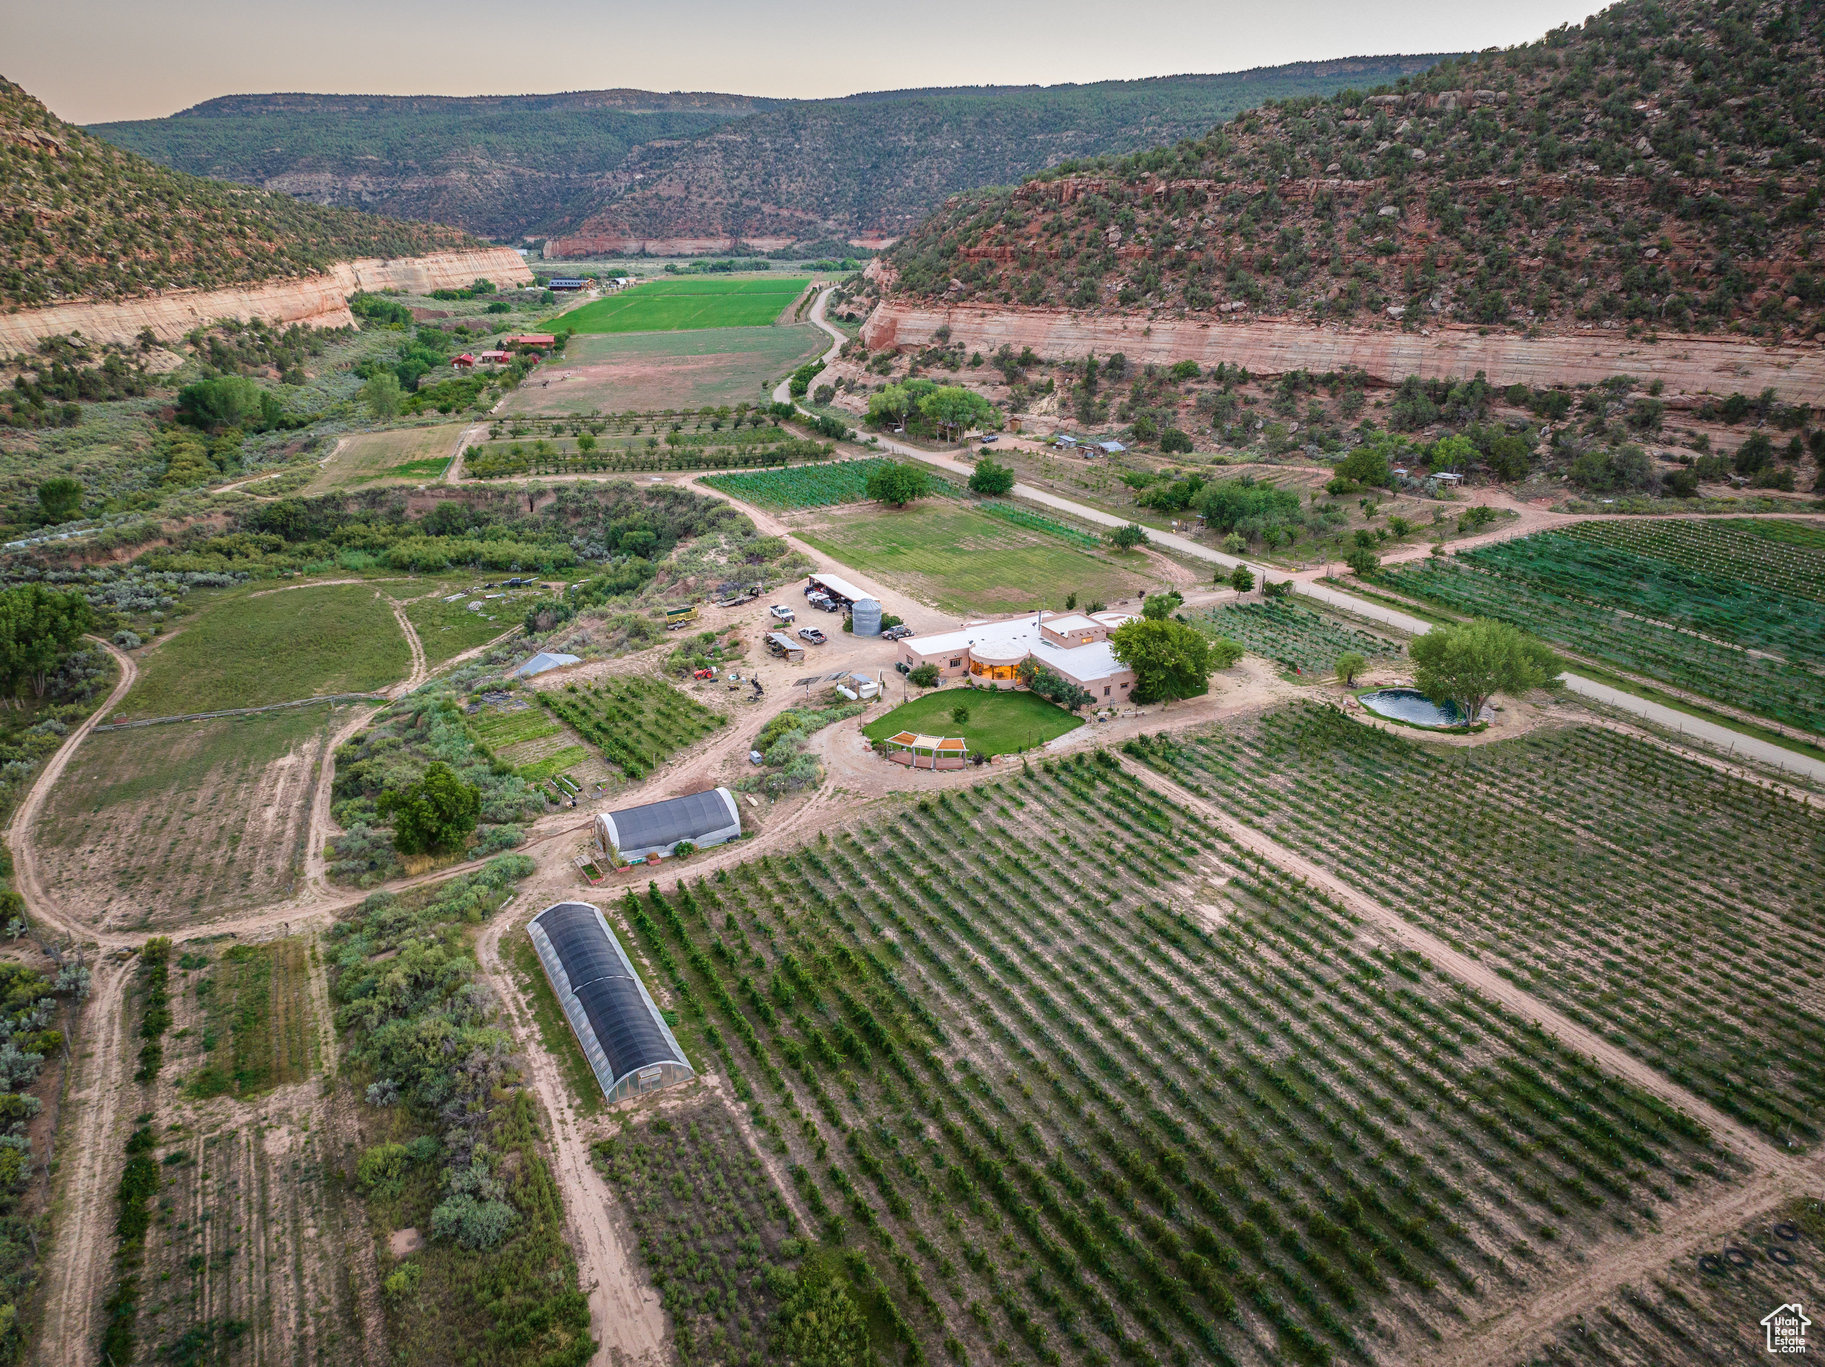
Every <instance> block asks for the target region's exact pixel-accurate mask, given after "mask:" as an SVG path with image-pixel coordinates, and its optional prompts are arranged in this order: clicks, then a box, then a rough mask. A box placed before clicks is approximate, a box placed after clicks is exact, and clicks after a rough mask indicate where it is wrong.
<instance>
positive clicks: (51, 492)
mask: <svg viewBox="0 0 1825 1367" xmlns="http://www.w3.org/2000/svg"><path fill="white" fill-rule="evenodd" d="M38 511H39V512H41V513H43V514H44V520H45V521H46V522H49V523H52V524H53V525H54V524H56V523H59V522H68V521H70V520H71V519H72V518H74V517H77V516H79V515H80V514H81V512H82V481H81V480H79V479H73V478H71V477H70V476H69V475H53V476H51V478H49V479H47V480H46V481H45V482H44V483H43V484H40V485H39V486H38Z"/></svg>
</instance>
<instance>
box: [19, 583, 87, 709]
mask: <svg viewBox="0 0 1825 1367" xmlns="http://www.w3.org/2000/svg"><path fill="white" fill-rule="evenodd" d="M94 625H95V614H94V612H93V611H92V610H91V609H90V607H89V600H88V599H87V598H85V597H84V596H83V595H82V593H81V591H80V590H77V589H70V590H68V591H61V592H60V591H58V590H56V589H47V588H46V587H45V586H44V585H42V584H25V585H22V586H20V587H19V588H13V589H7V590H6V591H5V592H3V593H0V687H4V688H5V689H6V691H7V693H8V694H15V693H17V692H19V690H20V689H21V688H23V687H24V686H25V685H26V684H28V683H29V684H30V685H31V686H32V692H34V693H35V694H37V695H38V696H39V697H41V698H42V697H43V696H44V690H45V687H46V685H47V684H48V683H49V682H50V677H51V673H52V671H53V670H55V669H56V668H57V666H58V665H60V664H62V663H63V660H64V657H65V656H67V655H68V654H69V653H70V651H71V650H73V649H74V648H75V646H76V643H77V642H78V641H79V640H81V639H82V634H83V632H85V631H88V630H89V629H90V628H91V627H93V626H94Z"/></svg>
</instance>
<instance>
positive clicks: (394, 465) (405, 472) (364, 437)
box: [304, 422, 463, 495]
mask: <svg viewBox="0 0 1825 1367" xmlns="http://www.w3.org/2000/svg"><path fill="white" fill-rule="evenodd" d="M462 431H463V424H462V423H460V422H452V423H439V424H438V425H437V426H435V427H401V428H397V429H395V430H394V431H391V432H357V433H355V434H354V435H352V436H350V437H349V438H348V439H347V440H345V441H344V442H343V443H342V447H341V449H340V450H338V451H337V452H336V453H335V454H334V455H332V456H331V457H330V458H329V459H328V460H326V461H325V462H324V463H323V468H322V469H320V470H318V471H317V474H316V476H315V477H314V478H313V479H312V480H311V482H310V483H309V484H308V485H306V486H305V488H304V492H305V493H306V494H307V495H309V494H327V493H329V492H330V491H331V490H332V489H346V488H349V487H351V486H355V485H362V486H365V485H370V484H380V483H398V482H401V481H410V482H411V483H414V484H423V483H425V482H426V481H427V480H434V479H437V478H439V477H440V476H441V475H442V474H443V472H444V467H446V466H447V465H449V463H450V456H451V453H453V452H454V451H455V450H456V439H457V438H458V437H459V436H461V435H462Z"/></svg>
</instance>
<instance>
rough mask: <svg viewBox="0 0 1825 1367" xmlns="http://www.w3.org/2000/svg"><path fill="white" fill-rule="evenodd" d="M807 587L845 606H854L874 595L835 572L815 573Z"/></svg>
mask: <svg viewBox="0 0 1825 1367" xmlns="http://www.w3.org/2000/svg"><path fill="white" fill-rule="evenodd" d="M806 587H807V588H808V589H816V590H817V591H818V592H819V593H822V594H823V595H824V596H825V597H826V598H834V599H836V600H837V601H838V602H840V603H841V604H842V605H843V606H844V607H854V606H855V605H856V604H857V603H859V602H861V601H862V600H863V599H864V598H869V597H872V596H873V595H871V594H870V593H869V592H868V590H867V589H862V588H857V587H856V586H855V585H854V584H852V583H850V582H849V581H848V580H847V579H841V578H838V577H837V576H836V575H834V574H814V575H812V576H811V579H810V582H809V583H808V584H807V585H806Z"/></svg>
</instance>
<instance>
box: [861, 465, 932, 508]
mask: <svg viewBox="0 0 1825 1367" xmlns="http://www.w3.org/2000/svg"><path fill="white" fill-rule="evenodd" d="M930 489H931V476H930V475H928V474H926V473H925V467H924V466H922V465H913V464H910V463H909V462H905V461H900V462H896V463H894V464H891V465H883V466H882V467H881V468H880V469H879V470H876V471H875V472H874V473H873V474H872V475H870V476H869V477H868V496H869V497H870V498H872V499H875V500H877V501H879V502H881V503H885V504H887V505H888V506H889V507H893V508H904V507H905V506H906V505H907V504H908V503H911V502H912V501H913V500H914V499H918V498H924V497H925V495H926V493H927V492H928V491H929V490H930Z"/></svg>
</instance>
